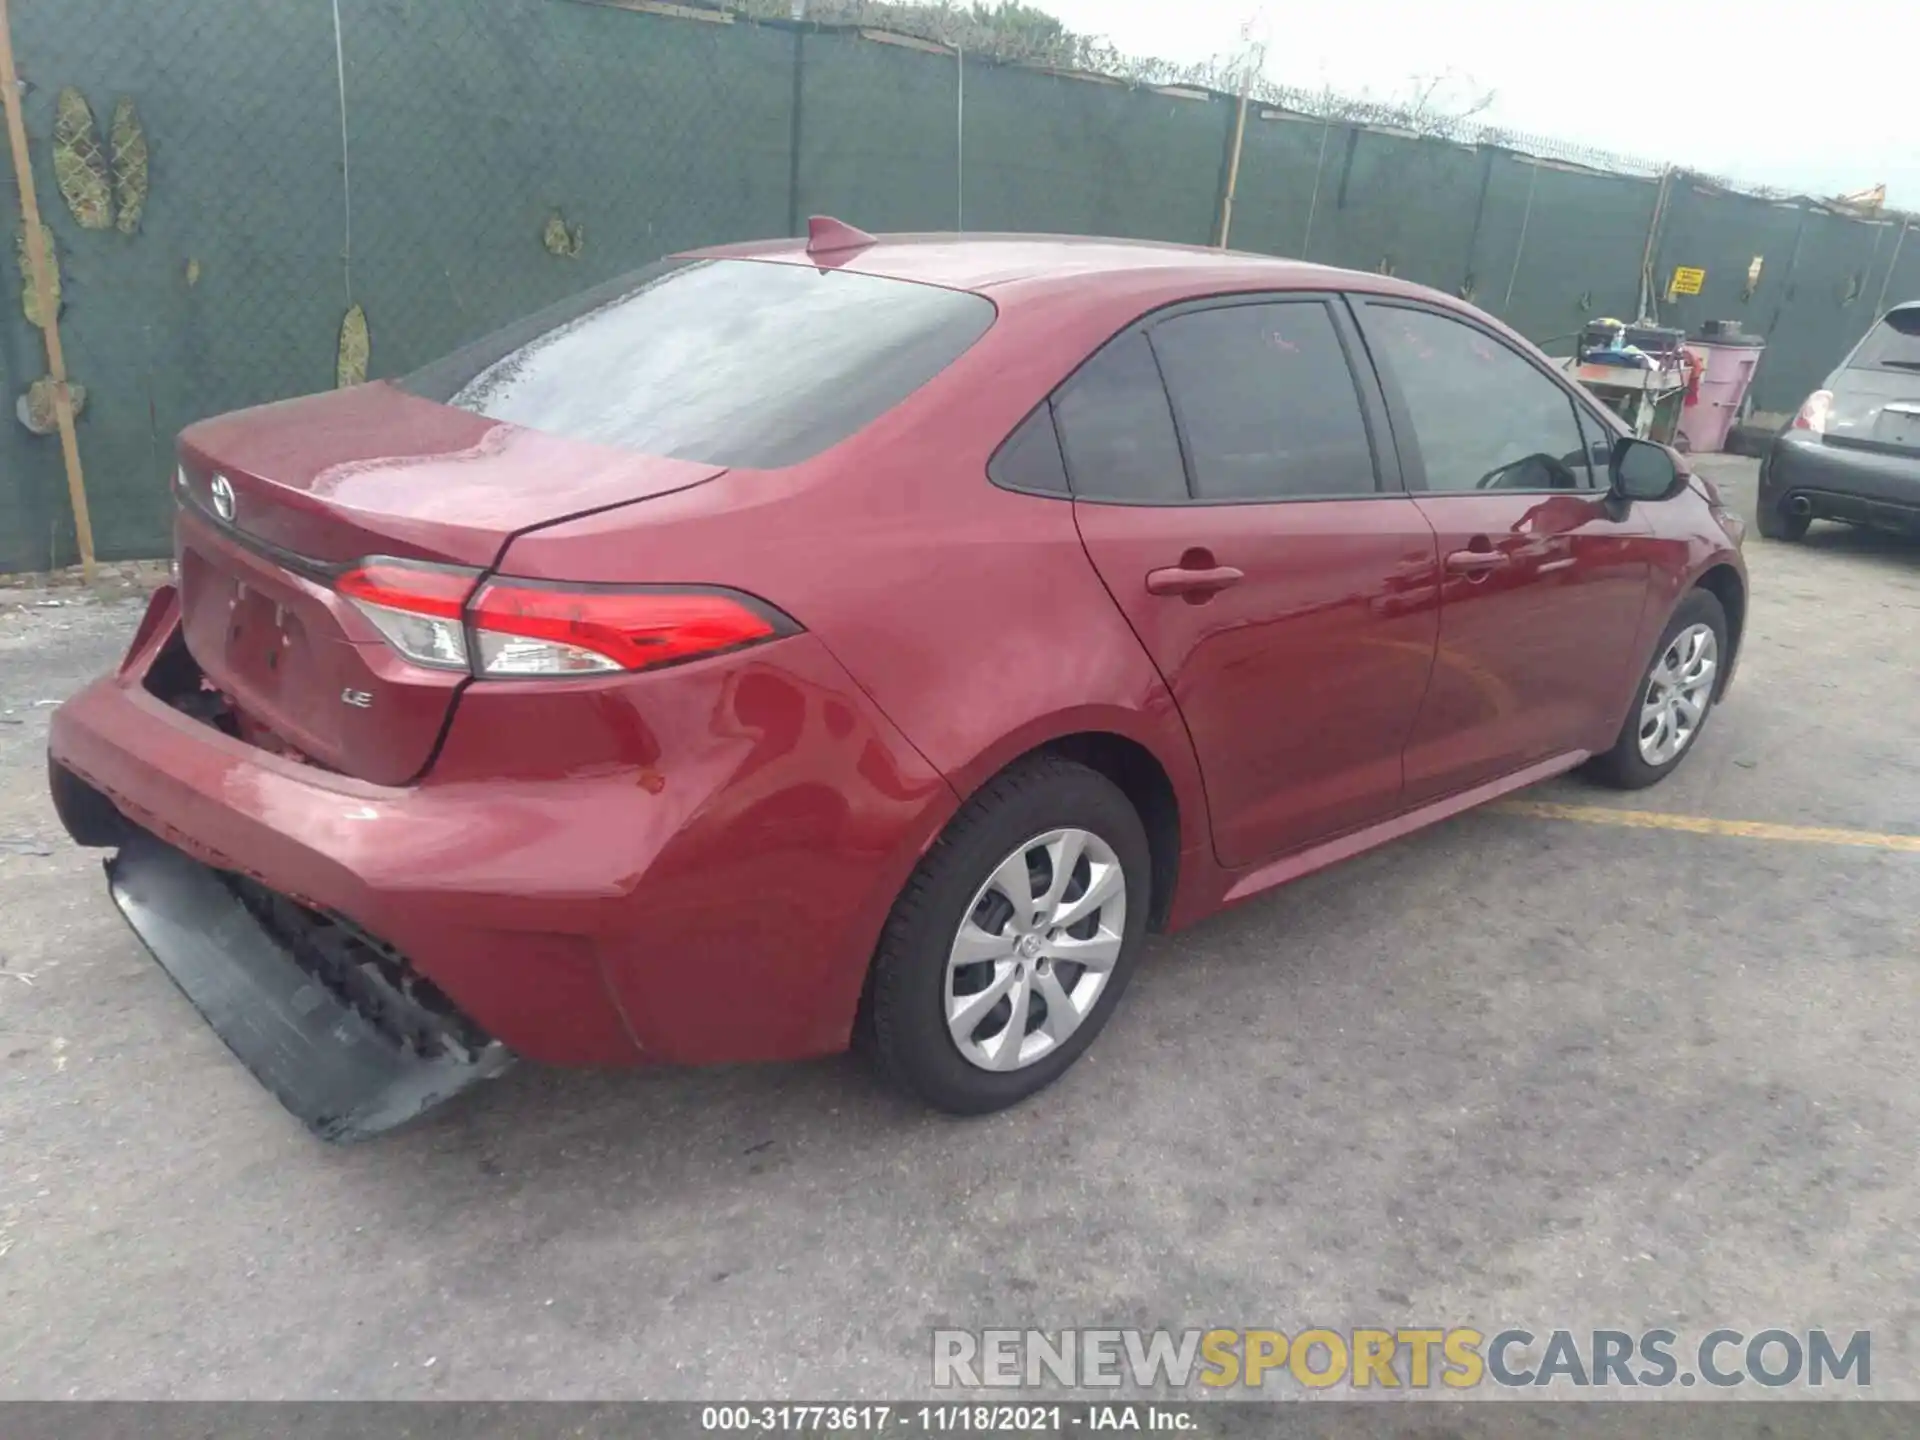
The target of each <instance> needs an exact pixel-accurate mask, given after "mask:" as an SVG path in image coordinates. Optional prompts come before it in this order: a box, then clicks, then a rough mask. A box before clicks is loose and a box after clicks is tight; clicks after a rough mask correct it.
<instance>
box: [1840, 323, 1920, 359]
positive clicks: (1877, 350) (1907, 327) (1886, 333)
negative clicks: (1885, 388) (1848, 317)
mask: <svg viewBox="0 0 1920 1440" xmlns="http://www.w3.org/2000/svg"><path fill="white" fill-rule="evenodd" d="M1847 368H1848V369H1850V370H1920V309H1913V310H1896V311H1894V312H1893V313H1892V314H1891V315H1889V316H1887V318H1886V319H1884V320H1882V321H1881V322H1880V323H1879V324H1878V325H1876V326H1874V327H1873V329H1872V330H1871V331H1870V332H1869V333H1868V335H1867V338H1866V339H1864V340H1862V341H1861V342H1860V349H1859V350H1858V351H1857V352H1856V353H1855V354H1854V357H1853V359H1852V360H1851V361H1849V362H1848V364H1847Z"/></svg>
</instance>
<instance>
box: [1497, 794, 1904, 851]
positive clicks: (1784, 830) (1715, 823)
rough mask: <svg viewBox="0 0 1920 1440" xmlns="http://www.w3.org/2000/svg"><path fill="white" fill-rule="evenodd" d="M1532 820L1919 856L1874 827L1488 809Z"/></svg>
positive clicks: (1607, 810)
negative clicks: (1846, 846)
mask: <svg viewBox="0 0 1920 1440" xmlns="http://www.w3.org/2000/svg"><path fill="white" fill-rule="evenodd" d="M1490 808H1492V809H1494V810H1497V811H1499V812H1501V813H1502V814H1506V815H1525V816H1527V817H1529V818H1531V819H1534V820H1571V821H1574V822H1575V823H1577V824H1581V825H1624V826H1627V827H1628V828H1630V829H1634V830H1685V831H1687V832H1688V833H1690V834H1694V835H1732V836H1736V837H1738V838H1740V839H1742V840H1786V841H1789V842H1797V843H1799V844H1802V845H1851V846H1854V847H1856V848H1858V849H1862V850H1899V851H1904V852H1906V853H1907V854H1910V855H1920V835H1889V834H1884V833H1882V832H1880V831H1876V830H1836V829H1832V828H1830V827H1828V826H1824V825H1768V824H1764V823H1762V822H1761V821H1758V820H1715V819H1712V818H1710V817H1708V816H1705V815H1669V814H1666V813H1664V812H1662V811H1659V810H1615V809H1614V808H1612V807H1611V806H1608V805H1554V804H1550V803H1548V802H1546V801H1541V800H1502V801H1499V802H1498V803H1496V804H1494V805H1493V806H1492V807H1490Z"/></svg>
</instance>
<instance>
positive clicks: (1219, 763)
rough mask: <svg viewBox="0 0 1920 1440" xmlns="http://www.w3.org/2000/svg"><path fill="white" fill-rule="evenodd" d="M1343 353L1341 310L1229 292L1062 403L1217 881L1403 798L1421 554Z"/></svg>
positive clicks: (1077, 380) (1430, 616)
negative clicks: (1162, 697)
mask: <svg viewBox="0 0 1920 1440" xmlns="http://www.w3.org/2000/svg"><path fill="white" fill-rule="evenodd" d="M1357 348H1358V335H1357V332H1356V331H1355V330H1354V328H1353V322H1352V319H1351V317H1350V316H1349V315H1348V314H1347V313H1346V311H1345V307H1344V306H1343V305H1341V304H1340V302H1339V301H1337V300H1334V299H1330V298H1329V297H1326V296H1307V297H1296V298H1287V299H1282V298H1279V297H1257V296H1256V297H1245V298H1243V299H1241V300H1238V301H1233V302H1220V303H1214V304H1211V305H1209V306H1206V307H1202V308H1189V309H1185V310H1181V311H1178V312H1175V313H1173V314H1170V315H1167V316H1164V317H1162V318H1159V319H1157V320H1155V321H1153V322H1152V323H1150V324H1147V325H1143V326H1141V327H1137V328H1135V329H1133V330H1131V331H1129V332H1127V333H1125V334H1123V335H1122V336H1121V337H1119V338H1118V339H1116V340H1114V341H1113V342H1111V343H1110V344H1109V345H1108V346H1106V348H1105V349H1103V350H1102V351H1101V352H1100V353H1099V354H1098V355H1097V356H1096V357H1095V358H1094V359H1093V360H1092V361H1090V362H1089V363H1088V364H1087V365H1085V366H1083V367H1082V368H1081V370H1080V372H1079V373H1078V374H1077V375H1076V376H1075V377H1074V378H1073V380H1071V381H1070V382H1068V384H1067V385H1066V386H1065V387H1063V389H1062V390H1061V392H1060V393H1059V394H1058V395H1057V396H1056V397H1055V404H1054V414H1055V417H1056V421H1057V423H1058V426H1059V431H1060V438H1061V442H1062V449H1063V451H1064V453H1065V456H1066V461H1067V468H1068V473H1069V478H1070V480H1071V483H1072V487H1073V491H1074V496H1075V500H1074V512H1075V515H1076V517H1077V519H1078V522H1079V526H1080V534H1081V538H1082V540H1083V541H1084V543H1085V545H1086V548H1087V553H1088V555H1089V556H1090V557H1091V558H1092V560H1093V563H1094V565H1095V567H1096V568H1097V569H1098V570H1099V572H1100V575H1101V578H1102V579H1103V580H1104V581H1105V583H1106V585H1107V588H1108V590H1109V591H1111V592H1112V594H1113V597H1114V599H1115V601H1116V602H1117V603H1118V604H1119V606H1120V608H1121V609H1122V611H1124V612H1125V614H1126V616H1127V619H1128V621H1129V622H1130V623H1131V624H1132V626H1133V629H1134V632H1135V633H1136V634H1137V635H1138V636H1139V637H1140V640H1141V643H1142V644H1143V645H1145V647H1146V649H1147V651H1148V652H1149V653H1150V654H1151V655H1152V657H1153V660H1154V663H1155V664H1156V665H1157V666H1158V667H1159V669H1160V672H1161V674H1162V675H1163V676H1164V677H1165V678H1166V681H1167V683H1168V686H1169V687H1170V689H1171V690H1172V692H1173V696H1174V699H1175V701H1176V702H1177V703H1178V705H1179V707H1180V712H1181V715H1182V716H1183V717H1184V719H1185V721H1186V724H1187V728H1188V731H1189V733H1190V734H1191V735H1192V737H1193V743H1194V749H1195V751H1196V753H1197V754H1198V756H1199V760H1200V767H1201V773H1202V776H1203V778H1204V780H1205V784H1206V790H1207V803H1208V806H1209V809H1210V811H1211V814H1212V825H1213V840H1214V848H1215V852H1216V854H1217V856H1218V858H1219V860H1220V862H1221V863H1222V864H1224V865H1227V866H1236V867H1237V866H1244V865H1248V864H1252V863H1255V862H1258V861H1261V860H1264V859H1266V858H1268V857H1271V856H1274V855H1278V854H1281V853H1284V852H1286V851H1290V850H1296V849H1299V848H1301V847H1303V846H1305V845H1309V844H1311V843H1313V842H1314V841H1316V840H1320V839H1324V838H1327V837H1329V836H1332V835H1335V834H1338V833H1340V832H1343V831H1347V830H1352V829H1355V828H1358V827H1359V826H1362V825H1365V824H1367V823H1369V822H1371V821H1374V820H1378V819H1381V818H1383V817H1385V816H1387V815H1389V814H1391V813H1392V812H1393V810H1394V809H1395V808H1396V807H1397V806H1398V804H1399V802H1400V791H1401V773H1400V754H1401V750H1402V748H1403V747H1404V746H1405V744H1406V739H1407V735H1408V731H1409V729H1410V727H1411V725H1412V723H1413V719H1414V715H1415V712H1416V711H1417V709H1418V708H1419V704H1420V697H1421V695H1422V693H1423V692H1424V690H1425V688H1426V683H1427V673H1428V670H1429V668H1430V666H1431V664H1432V660H1433V649H1434V639H1435V633H1436V629H1437V624H1436V614H1435V606H1434V592H1435V584H1436V572H1435V569H1434V539H1433V532H1432V530H1431V528H1429V526H1428V524H1427V522H1426V521H1425V520H1424V519H1423V518H1422V517H1421V515H1420V512H1419V510H1418V508H1417V507H1416V506H1415V504H1414V502H1413V501H1412V500H1411V499H1409V498H1408V497H1407V496H1406V495H1405V494H1404V493H1402V492H1401V491H1400V489H1399V482H1398V468H1397V462H1396V461H1395V459H1394V455H1393V450H1392V442H1391V440H1390V438H1389V433H1388V430H1387V427H1386V424H1385V419H1384V407H1383V405H1382V404H1381V402H1380V399H1379V394H1378V391H1377V389H1376V388H1373V382H1372V377H1371V372H1370V371H1362V372H1360V373H1361V374H1363V375H1364V376H1365V377H1366V378H1365V385H1366V387H1367V388H1365V389H1363V388H1362V384H1361V382H1360V381H1358V380H1356V372H1355V370H1354V369H1353V368H1352V367H1351V366H1350V362H1349V353H1350V352H1352V351H1355V350H1357ZM1163 378H1164V383H1163ZM1169 397H1171V401H1170V400H1169ZM1389 487H1391V488H1389ZM1064 658H1065V657H1063V663H1064Z"/></svg>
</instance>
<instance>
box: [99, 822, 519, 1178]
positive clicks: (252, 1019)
mask: <svg viewBox="0 0 1920 1440" xmlns="http://www.w3.org/2000/svg"><path fill="white" fill-rule="evenodd" d="M106 868H107V879H108V888H109V890H110V891H111V893H112V895H113V899H114V903H115V904H117V905H118V906H119V907H120V911H121V913H122V914H123V915H124V916H125V917H126V919H127V923H128V924H129V925H131V926H132V927H133V930H134V933H135V934H137V935H138V936H139V937H140V939H141V941H142V942H143V943H144V944H145V945H146V947H147V949H148V950H149V951H151V952H152V954H153V957H154V959H156V960H158V961H159V962H160V966H161V968H162V969H164V970H165V971H166V972H167V974H168V975H169V976H171V977H172V979H173V982H174V983H175V984H176V985H178V986H179V987H180V989H181V991H182V992H183V993H184V994H185V995H186V997H187V998H188V999H189V1000H191V1001H192V1002H193V1004H194V1008H196V1009H197V1010H199V1011H200V1013H201V1015H202V1016H203V1017H205V1019H206V1021H207V1023H208V1024H209V1025H211V1026H212V1027H213V1029H214V1033H216V1034H217V1035H219V1037H220V1038H221V1040H223V1041H224V1042H225V1043H226V1045H227V1048H228V1049H230V1050H232V1051H233V1053H234V1054H235V1055H236V1056H237V1057H238V1058H239V1059H240V1061H241V1062H242V1063H243V1064H245V1065H246V1067H247V1068H248V1069H249V1070H251V1071H252V1072H253V1074H254V1076H255V1078H257V1079H258V1080H259V1081H260V1083H261V1084H263V1085H265V1086H266V1087H267V1089H269V1090H271V1091H272V1092H273V1094H274V1096H275V1097H276V1098H277V1099H279V1101H280V1103H281V1104H283V1105H285V1106H286V1107H287V1109H288V1110H290V1111H292V1112H293V1114H295V1115H297V1116H298V1117H299V1118H300V1119H301V1121H302V1122H304V1123H305V1124H306V1125H307V1127H308V1128H309V1129H311V1130H312V1131H313V1132H314V1133H315V1134H316V1135H318V1136H320V1137H321V1138H322V1139H324V1140H341V1141H344V1140H358V1139H364V1138H366V1137H367V1136H370V1135H377V1134H379V1133H381V1132H382V1131H386V1130H391V1129H392V1128H394V1127H395V1126H397V1125H401V1124H404V1123H405V1122H406V1121H408V1120H411V1119H413V1118H414V1117H415V1116H418V1115H420V1114H421V1113H423V1112H424V1111H426V1110H428V1109H431V1108H432V1107H433V1106H435V1105H437V1104H439V1103H441V1102H442V1101H444V1100H448V1099H450V1098H452V1097H453V1096H454V1095H456V1094H458V1093H459V1092H460V1091H462V1090H464V1089H466V1088H467V1087H468V1086H470V1085H472V1084H474V1083H475V1082H476V1081H479V1080H484V1079H487V1078H490V1077H491V1076H494V1075H497V1074H499V1073H500V1072H501V1071H502V1070H504V1069H506V1067H507V1066H508V1065H509V1064H511V1063H512V1056H511V1054H510V1053H509V1052H508V1050H507V1049H506V1047H505V1046H503V1045H501V1044H500V1042H498V1041H497V1040H494V1039H492V1038H491V1037H490V1036H488V1035H487V1034H486V1033H485V1032H484V1031H482V1030H481V1029H480V1027H479V1026H477V1025H475V1024H474V1023H473V1021H471V1020H470V1019H468V1018H467V1017H466V1016H464V1015H462V1014H461V1013H460V1012H459V1010H458V1009H456V1008H455V1006H454V1005H453V1003H452V1002H451V1001H450V1000H448V999H447V997H446V996H445V995H443V994H441V992H440V991H439V989H438V988H437V987H436V986H434V985H433V983H432V982H431V981H430V980H428V979H427V978H426V977H425V976H423V975H421V974H419V973H418V972H417V971H415V970H414V969H413V967H412V966H411V965H410V964H408V963H407V961H406V960H405V958H404V957H403V956H401V955H400V954H399V952H398V951H396V950H394V949H393V947H391V946H389V945H385V944H383V943H382V942H380V941H378V940H375V939H374V938H373V937H371V936H369V935H367V934H365V933H364V932H363V931H360V930H359V929H357V928H356V927H354V926H353V925H351V924H350V923H349V922H346V921H343V920H340V919H338V918H337V917H332V916H327V915H322V914H319V913H318V912H315V911H313V910H309V909H307V908H306V907H305V906H303V905H299V904H297V903H295V902H294V901H292V900H289V899H287V898H286V897H285V896H283V895H279V894H277V893H276V892H274V891H272V890H269V889H267V888H266V887H265V886H263V885H260V884H258V883H257V882H255V881H252V880H248V879H245V878H243V877H240V876H235V875H230V874H227V873H225V872H222V871H218V870H214V869H211V868H209V867H208V866H205V865H202V864H201V863H200V862H199V861H197V860H194V859H192V858H190V857H189V856H187V855H184V854H182V853H181V852H180V851H178V850H176V849H174V848H173V847H172V846H170V845H167V844H165V843H164V842H162V841H160V840H158V839H156V838H154V837H153V836H152V835H149V834H147V833H146V832H145V831H142V830H134V829H132V828H131V827H129V834H128V837H127V840H126V843H125V844H124V845H123V846H122V847H121V850H120V852H119V854H118V855H116V856H115V857H114V858H113V859H112V860H109V861H108V862H107V867H106Z"/></svg>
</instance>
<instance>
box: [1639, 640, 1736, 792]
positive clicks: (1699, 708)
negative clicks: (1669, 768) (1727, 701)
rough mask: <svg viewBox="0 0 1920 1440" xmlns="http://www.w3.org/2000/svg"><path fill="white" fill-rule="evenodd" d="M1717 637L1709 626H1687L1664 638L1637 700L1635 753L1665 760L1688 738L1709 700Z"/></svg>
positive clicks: (1652, 760)
mask: <svg viewBox="0 0 1920 1440" xmlns="http://www.w3.org/2000/svg"><path fill="white" fill-rule="evenodd" d="M1719 651H1720V642H1719V640H1718V639H1716V638H1715V636H1714V633H1713V627H1712V626H1711V625H1689V626H1687V628H1686V629H1684V630H1682V631H1681V632H1680V633H1679V634H1678V635H1675V636H1674V637H1673V639H1671V640H1670V641H1668V642H1667V648H1666V649H1664V650H1662V651H1661V652H1660V658H1659V659H1658V660H1656V661H1655V662H1654V666H1653V672H1652V673H1651V674H1650V675H1648V676H1647V689H1646V693H1645V695H1643V696H1642V697H1641V701H1640V758H1641V759H1643V760H1645V761H1646V762H1647V764H1649V765H1665V764H1668V763H1669V762H1671V761H1672V760H1674V759H1675V758H1677V757H1678V756H1679V754H1680V752H1681V751H1682V750H1685V749H1686V748H1687V746H1688V745H1690V744H1692V743H1693V737H1694V736H1695V735H1696V734H1698V733H1699V730H1700V722H1701V721H1702V720H1704V719H1705V718H1706V714H1707V706H1708V705H1709V704H1710V703H1711V702H1712V699H1713V681H1714V675H1715V673H1716V672H1717V671H1718V670H1719Z"/></svg>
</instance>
